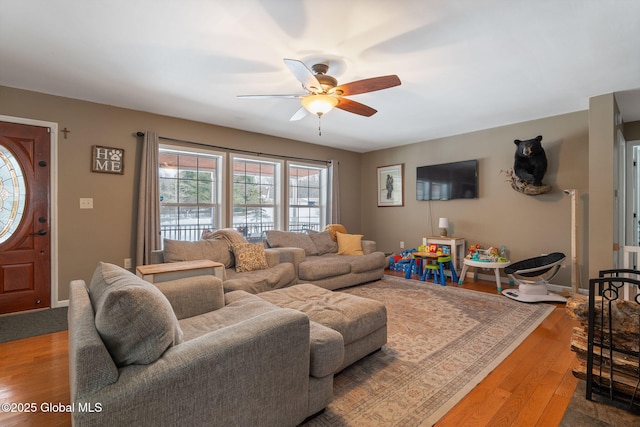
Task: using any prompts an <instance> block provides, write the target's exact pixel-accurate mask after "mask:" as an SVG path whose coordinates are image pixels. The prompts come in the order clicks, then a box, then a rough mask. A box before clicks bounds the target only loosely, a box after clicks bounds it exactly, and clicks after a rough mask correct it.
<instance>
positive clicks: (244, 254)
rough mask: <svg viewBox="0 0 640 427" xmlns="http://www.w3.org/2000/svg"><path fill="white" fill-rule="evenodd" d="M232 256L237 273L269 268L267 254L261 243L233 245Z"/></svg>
mask: <svg viewBox="0 0 640 427" xmlns="http://www.w3.org/2000/svg"><path fill="white" fill-rule="evenodd" d="M233 254H234V255H235V256H236V271H237V272H238V273H243V272H245V271H255V270H266V269H267V268H269V264H268V263H267V254H265V252H264V246H262V244H261V243H237V244H235V245H233Z"/></svg>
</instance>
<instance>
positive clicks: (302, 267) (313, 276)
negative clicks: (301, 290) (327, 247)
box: [298, 255, 351, 282]
mask: <svg viewBox="0 0 640 427" xmlns="http://www.w3.org/2000/svg"><path fill="white" fill-rule="evenodd" d="M350 272H351V264H350V263H349V260H348V259H347V258H343V257H340V256H338V255H323V256H314V257H309V258H307V261H304V262H301V263H300V264H299V265H298V278H299V279H300V280H305V281H309V282H313V281H314V280H321V279H326V278H327V277H334V276H341V275H343V274H349V273H350Z"/></svg>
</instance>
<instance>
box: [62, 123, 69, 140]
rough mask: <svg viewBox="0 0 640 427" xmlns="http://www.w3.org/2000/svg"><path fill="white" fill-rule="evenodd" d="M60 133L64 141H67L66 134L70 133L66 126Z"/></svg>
mask: <svg viewBox="0 0 640 427" xmlns="http://www.w3.org/2000/svg"><path fill="white" fill-rule="evenodd" d="M60 132H62V133H64V139H67V134H68V133H71V131H70V130H69V129H67V128H66V126H65V128H64V129H62V130H61V131H60Z"/></svg>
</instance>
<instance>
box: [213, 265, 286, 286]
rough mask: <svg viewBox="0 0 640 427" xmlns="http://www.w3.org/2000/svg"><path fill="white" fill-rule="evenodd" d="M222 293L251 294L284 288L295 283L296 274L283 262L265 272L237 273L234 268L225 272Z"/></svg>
mask: <svg viewBox="0 0 640 427" xmlns="http://www.w3.org/2000/svg"><path fill="white" fill-rule="evenodd" d="M226 275H227V278H226V280H225V281H224V291H225V292H230V291H238V290H241V291H246V292H249V293H251V294H259V293H260V292H265V291H270V290H272V289H278V288H284V287H285V286H290V285H292V284H293V283H295V280H296V272H295V268H294V267H293V264H291V263H288V262H283V263H280V264H276V265H274V266H273V267H269V268H268V269H266V270H257V271H245V272H244V273H238V272H236V270H235V269H234V268H229V269H227V271H226Z"/></svg>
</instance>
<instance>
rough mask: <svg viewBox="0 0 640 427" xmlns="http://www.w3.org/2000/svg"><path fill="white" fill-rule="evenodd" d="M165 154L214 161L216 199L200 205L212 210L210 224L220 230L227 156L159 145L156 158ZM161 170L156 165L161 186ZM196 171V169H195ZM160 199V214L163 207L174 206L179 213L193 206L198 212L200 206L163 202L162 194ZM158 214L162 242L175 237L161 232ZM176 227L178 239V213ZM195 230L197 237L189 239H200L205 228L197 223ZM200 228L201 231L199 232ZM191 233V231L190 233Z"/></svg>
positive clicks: (213, 152) (223, 218)
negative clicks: (184, 208)
mask: <svg viewBox="0 0 640 427" xmlns="http://www.w3.org/2000/svg"><path fill="white" fill-rule="evenodd" d="M163 152H165V153H168V154H176V155H184V156H192V157H196V158H197V157H203V158H213V159H215V161H216V163H217V164H216V171H217V173H216V176H215V183H214V185H215V195H217V198H216V200H215V201H212V202H211V203H206V204H202V205H206V207H207V208H212V209H213V210H214V212H215V214H214V216H213V217H212V221H211V222H212V223H213V225H214V226H215V225H216V224H217V225H218V227H219V228H222V227H223V226H224V224H225V223H226V212H225V209H224V204H225V200H226V186H225V185H224V179H225V169H226V158H227V154H226V153H224V152H220V151H216V150H207V149H202V148H197V147H189V146H184V145H175V144H168V143H161V144H160V145H159V148H158V156H161V154H162V153H163ZM161 169H162V165H160V164H159V165H158V181H159V184H161V182H162V177H161ZM195 170H196V171H197V169H195ZM160 187H161V185H160ZM159 191H161V188H159ZM160 197H161V201H160V208H161V212H162V207H163V206H175V207H176V208H177V209H178V212H180V208H181V207H186V206H195V207H198V211H199V206H200V205H201V204H200V203H198V202H196V203H195V204H193V203H180V202H179V201H176V202H163V201H162V194H160ZM161 212H159V213H158V214H159V218H160V220H161V224H160V230H161V236H162V238H163V240H164V238H173V237H176V235H175V234H171V237H168V235H167V233H165V232H163V225H162V213H161ZM198 219H199V213H198ZM177 221H178V223H177V226H178V231H177V233H178V235H177V237H180V235H181V234H182V233H183V231H182V230H181V229H180V214H179V213H178V218H177ZM196 228H197V231H195V233H196V234H198V235H197V236H195V235H193V236H191V237H197V239H199V238H200V236H201V234H202V230H204V229H206V228H202V227H201V225H200V224H199V222H198V223H196ZM201 228H202V230H201ZM192 233H193V231H192ZM176 240H182V239H180V238H177V239H176Z"/></svg>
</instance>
